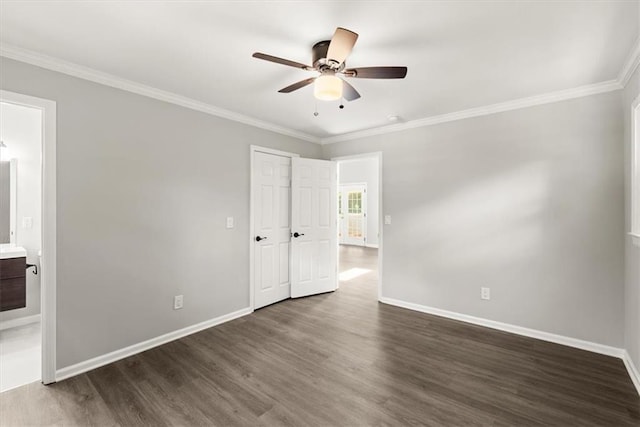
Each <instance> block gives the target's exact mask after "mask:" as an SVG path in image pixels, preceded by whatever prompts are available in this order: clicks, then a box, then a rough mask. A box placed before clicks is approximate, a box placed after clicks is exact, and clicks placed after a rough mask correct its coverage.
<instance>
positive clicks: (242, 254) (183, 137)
mask: <svg viewBox="0 0 640 427" xmlns="http://www.w3.org/2000/svg"><path fill="white" fill-rule="evenodd" d="M0 61H1V62H0V66H1V67H2V75H1V77H0V87H1V88H2V89H5V90H9V91H14V92H19V93H23V94H27V95H32V96H37V97H41V98H46V99H51V100H54V101H56V102H57V113H58V116H57V143H58V149H57V156H58V165H57V179H58V182H57V185H58V187H57V190H58V202H57V210H58V246H57V249H58V266H57V267H58V278H57V279H58V319H57V320H58V341H57V345H58V348H57V351H58V354H57V357H58V362H57V363H58V368H62V367H65V366H69V365H72V364H74V363H78V362H81V361H83V360H86V359H89V358H92V357H95V356H98V355H102V354H105V353H108V352H110V351H114V350H117V349H120V348H122V347H126V346H129V345H132V344H135V343H138V342H141V341H144V340H147V339H150V338H153V337H156V336H158V335H161V334H164V333H167V332H171V331H174V330H177V329H180V328H183V327H186V326H189V325H193V324H195V323H198V322H202V321H205V320H208V319H212V318H215V317H218V316H221V315H224V314H227V313H230V312H233V311H235V310H239V309H242V308H246V307H248V306H249V145H250V144H257V145H262V146H266V147H272V148H277V149H281V150H287V151H292V152H297V153H300V154H301V155H302V156H305V157H319V155H320V152H321V150H320V147H319V146H318V145H316V144H312V143H307V142H302V141H299V140H296V139H294V138H290V137H286V136H282V135H279V134H276V133H271V132H268V131H264V130H261V129H257V128H253V127H250V126H246V125H243V124H240V123H236V122H231V121H228V120H224V119H220V118H217V117H213V116H210V115H206V114H203V113H199V112H196V111H192V110H189V109H185V108H182V107H178V106H175V105H172V104H168V103H164V102H160V101H157V100H153V99H149V98H145V97H142V96H138V95H135V94H131V93H128V92H124V91H120V90H117V89H113V88H110V87H106V86H101V85H98V84H94V83H91V82H88V81H84V80H81V79H77V78H74V77H70V76H66V75H63V74H59V73H55V72H51V71H47V70H44V69H41V68H38V67H34V66H31V65H27V64H24V63H20V62H16V61H12V60H8V59H6V58H1V59H0ZM227 216H234V217H235V220H236V221H235V223H236V228H234V229H231V230H228V229H226V228H225V218H226V217H227ZM178 294H184V308H183V309H182V310H178V311H174V310H173V309H172V305H173V296H174V295H178Z"/></svg>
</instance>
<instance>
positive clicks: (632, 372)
mask: <svg viewBox="0 0 640 427" xmlns="http://www.w3.org/2000/svg"><path fill="white" fill-rule="evenodd" d="M622 361H623V362H624V366H625V367H626V368H627V371H628V372H629V376H630V377H631V382H633V385H634V386H635V387H636V391H637V392H638V395H640V372H639V371H638V368H636V365H634V364H633V360H632V359H631V355H629V352H628V351H627V350H624V355H623V356H622Z"/></svg>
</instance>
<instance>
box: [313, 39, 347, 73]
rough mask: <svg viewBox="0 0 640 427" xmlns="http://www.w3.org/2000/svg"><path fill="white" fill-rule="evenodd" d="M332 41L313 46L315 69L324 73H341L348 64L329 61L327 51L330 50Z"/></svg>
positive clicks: (324, 41)
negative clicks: (330, 71)
mask: <svg viewBox="0 0 640 427" xmlns="http://www.w3.org/2000/svg"><path fill="white" fill-rule="evenodd" d="M330 43H331V40H323V41H320V42H318V43H316V44H314V45H313V47H312V48H311V55H312V60H313V63H312V64H313V68H315V69H316V70H318V71H320V72H321V73H322V72H325V71H329V70H332V71H333V72H340V71H342V70H344V67H345V64H346V62H343V63H342V64H340V63H338V62H337V61H334V60H332V59H327V51H328V50H329V44H330Z"/></svg>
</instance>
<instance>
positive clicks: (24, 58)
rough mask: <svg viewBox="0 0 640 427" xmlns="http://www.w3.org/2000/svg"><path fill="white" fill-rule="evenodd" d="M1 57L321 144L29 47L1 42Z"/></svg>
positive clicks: (258, 121)
mask: <svg viewBox="0 0 640 427" xmlns="http://www.w3.org/2000/svg"><path fill="white" fill-rule="evenodd" d="M0 56H4V57H5V58H9V59H14V60H16V61H21V62H26V63H27V64H31V65H35V66H37V67H41V68H46V69H48V70H52V71H57V72H59V73H63V74H67V75H70V76H74V77H78V78H81V79H84V80H89V81H92V82H94V83H99V84H102V85H105V86H110V87H113V88H116V89H121V90H125V91H127V92H132V93H135V94H138V95H142V96H146V97H149V98H153V99H157V100H159V101H164V102H169V103H171V104H175V105H179V106H181V107H185V108H189V109H191V110H196V111H200V112H202V113H206V114H210V115H212V116H217V117H221V118H224V119H227V120H232V121H234V122H239V123H243V124H246V125H249V126H253V127H257V128H260V129H264V130H268V131H271V132H276V133H279V134H282V135H286V136H291V137H293V138H297V139H302V140H304V141H309V142H314V143H316V144H318V143H320V138H318V137H315V136H313V135H309V134H306V133H303V132H299V131H296V130H294V129H289V128H286V127H283V126H279V125H276V124H273V123H268V122H265V121H262V120H258V119H255V118H253V117H249V116H245V115H243V114H239V113H236V112H233V111H230V110H225V109H224V108H220V107H216V106H215V105H211V104H207V103H205V102H202V101H197V100H195V99H192V98H188V97H186V96H182V95H178V94H175V93H173V92H168V91H165V90H161V89H157V88H154V87H151V86H147V85H143V84H141V83H137V82H134V81H131V80H127V79H123V78H121V77H117V76H114V75H112V74H108V73H104V72H102V71H98V70H95V69H93V68H89V67H84V66H82V65H78V64H75V63H72V62H68V61H64V60H61V59H58V58H54V57H51V56H47V55H43V54H40V53H37V52H33V51H30V50H27V49H22V48H19V47H16V46H11V45H8V44H5V43H0Z"/></svg>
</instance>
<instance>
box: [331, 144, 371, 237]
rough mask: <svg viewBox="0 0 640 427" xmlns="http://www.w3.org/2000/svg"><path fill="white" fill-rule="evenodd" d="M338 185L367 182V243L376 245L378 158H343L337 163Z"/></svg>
mask: <svg viewBox="0 0 640 427" xmlns="http://www.w3.org/2000/svg"><path fill="white" fill-rule="evenodd" d="M339 179H340V185H344V184H358V183H359V184H361V183H366V184H367V245H378V227H379V223H378V204H379V201H378V191H379V184H380V179H379V165H378V158H377V157H374V158H368V159H359V160H345V161H342V162H340V164H339Z"/></svg>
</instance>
